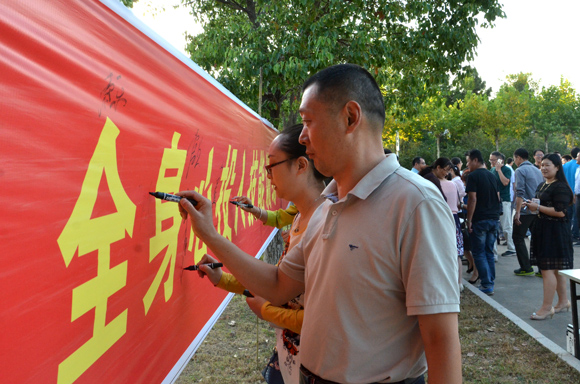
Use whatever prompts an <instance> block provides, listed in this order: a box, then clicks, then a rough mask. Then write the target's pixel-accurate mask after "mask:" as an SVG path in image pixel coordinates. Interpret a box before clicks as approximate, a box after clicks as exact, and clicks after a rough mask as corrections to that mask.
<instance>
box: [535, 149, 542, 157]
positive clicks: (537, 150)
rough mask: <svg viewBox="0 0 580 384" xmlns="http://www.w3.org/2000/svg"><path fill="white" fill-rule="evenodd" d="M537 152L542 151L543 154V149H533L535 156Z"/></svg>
mask: <svg viewBox="0 0 580 384" xmlns="http://www.w3.org/2000/svg"><path fill="white" fill-rule="evenodd" d="M538 152H542V154H544V151H543V150H541V149H536V150H535V151H534V156H536V153H538Z"/></svg>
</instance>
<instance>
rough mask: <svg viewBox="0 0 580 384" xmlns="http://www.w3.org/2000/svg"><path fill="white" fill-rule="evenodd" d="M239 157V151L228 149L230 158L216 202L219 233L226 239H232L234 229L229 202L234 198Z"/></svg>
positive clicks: (223, 169) (227, 161)
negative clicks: (233, 189) (231, 223)
mask: <svg viewBox="0 0 580 384" xmlns="http://www.w3.org/2000/svg"><path fill="white" fill-rule="evenodd" d="M237 157H238V150H237V149H233V150H232V146H231V145H230V146H229V147H228V156H227V158H226V165H224V167H223V168H222V173H221V176H220V183H219V186H220V189H219V193H218V198H217V201H216V207H215V212H216V215H217V231H218V232H219V233H220V234H221V235H222V236H223V237H225V238H226V239H228V240H231V239H232V228H231V227H230V223H229V222H228V221H229V220H228V218H229V209H230V207H229V202H230V199H231V198H232V187H233V185H234V182H235V181H236V171H235V170H236V160H237Z"/></svg>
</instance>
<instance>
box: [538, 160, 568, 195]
mask: <svg viewBox="0 0 580 384" xmlns="http://www.w3.org/2000/svg"><path fill="white" fill-rule="evenodd" d="M544 160H550V161H551V162H552V164H554V166H555V167H556V168H558V171H557V172H556V180H558V181H563V182H564V183H566V185H568V187H569V186H570V185H569V184H568V180H567V179H566V175H565V174H564V168H562V159H561V158H560V156H558V155H557V154H556V153H548V154H547V155H544V157H542V161H544Z"/></svg>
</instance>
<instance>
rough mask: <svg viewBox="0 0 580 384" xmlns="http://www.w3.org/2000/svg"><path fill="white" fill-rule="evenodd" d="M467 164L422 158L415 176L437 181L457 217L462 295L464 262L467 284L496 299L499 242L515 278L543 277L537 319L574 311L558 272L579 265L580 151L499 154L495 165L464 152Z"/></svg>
mask: <svg viewBox="0 0 580 384" xmlns="http://www.w3.org/2000/svg"><path fill="white" fill-rule="evenodd" d="M532 161H533V163H532ZM465 162H466V165H467V168H466V169H465V170H462V169H461V168H462V165H463V162H462V159H461V158H459V157H454V158H452V159H448V158H446V157H441V158H438V159H437V160H435V162H434V163H433V164H432V165H427V164H426V163H425V160H424V159H423V158H422V157H420V156H417V157H415V158H414V159H413V161H412V164H411V167H412V168H411V171H412V172H414V173H417V174H419V175H420V176H423V177H424V178H425V179H427V180H429V181H431V182H433V184H435V186H436V187H437V189H438V190H439V191H440V192H441V194H442V195H443V198H444V199H445V200H446V201H447V203H448V204H449V208H450V209H451V212H452V214H453V216H454V218H455V222H456V239H457V255H458V258H459V266H460V267H459V276H460V277H459V285H460V290H461V291H462V290H463V285H462V284H461V281H462V279H461V272H462V268H461V265H462V264H463V263H466V264H467V265H468V268H467V273H471V276H470V277H469V279H468V281H469V283H471V284H477V283H478V282H479V286H478V287H479V289H480V290H481V292H483V293H485V294H487V295H493V294H494V287H495V275H496V274H495V263H496V262H497V261H498V251H497V245H498V244H502V245H506V246H507V250H506V251H505V252H503V253H502V254H501V256H502V257H509V256H516V257H517V260H518V264H519V268H517V269H516V270H514V274H515V275H516V276H538V277H542V278H543V285H544V290H543V291H544V298H543V301H542V304H541V306H540V308H539V309H538V310H537V311H536V312H534V313H532V314H531V319H533V320H544V319H547V318H551V317H553V316H554V314H555V313H558V312H562V311H567V310H569V308H570V301H569V300H568V297H567V293H566V285H565V279H564V278H563V277H562V276H560V275H559V274H558V271H559V270H564V269H572V268H573V262H574V252H573V246H580V230H579V229H580V228H579V223H580V220H578V219H579V218H580V203H576V200H577V198H580V174H579V173H580V165H579V164H580V148H574V149H572V151H571V153H570V154H569V155H564V156H562V155H561V154H559V153H557V152H555V153H548V154H546V153H544V151H542V150H540V149H537V150H535V151H534V152H533V153H532V156H531V158H530V156H529V152H528V151H527V150H526V149H525V148H519V149H517V150H516V151H514V153H513V157H508V158H506V156H505V155H504V154H503V153H501V152H498V151H494V152H492V153H490V155H489V167H488V165H487V164H486V162H485V160H484V158H483V155H482V153H481V151H479V150H477V149H473V150H471V151H468V152H465ZM514 165H515V169H514ZM526 238H529V239H530V246H529V250H528V245H527V244H526ZM533 266H536V267H537V271H535V270H534V268H533ZM556 294H557V301H556V303H555V304H554V296H556Z"/></svg>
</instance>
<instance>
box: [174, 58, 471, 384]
mask: <svg viewBox="0 0 580 384" xmlns="http://www.w3.org/2000/svg"><path fill="white" fill-rule="evenodd" d="M384 111H385V108H384V105H383V99H382V95H381V93H380V90H379V88H378V86H377V84H376V82H375V81H374V79H373V78H372V76H371V75H370V74H369V73H368V72H367V71H366V70H364V69H363V68H361V67H359V66H356V65H350V64H341V65H336V66H333V67H329V68H327V69H325V70H323V71H320V72H319V73H317V74H316V75H314V76H313V77H311V78H310V79H309V80H308V81H307V82H306V83H305V84H304V88H303V97H302V103H301V106H300V115H301V116H302V120H303V123H304V129H303V131H302V135H301V142H302V143H303V144H304V145H306V147H307V154H308V156H309V157H310V158H311V159H313V161H314V164H315V166H316V168H317V169H318V170H319V171H320V172H321V173H322V174H324V175H327V176H333V178H334V180H333V181H332V182H331V183H330V184H329V186H328V187H327V188H326V190H325V191H324V192H323V195H324V196H326V197H327V200H326V201H325V202H324V203H323V204H321V205H320V207H319V208H318V209H317V211H316V212H315V213H314V214H313V215H312V218H311V219H310V223H309V225H308V229H307V231H306V232H305V234H304V237H303V240H302V242H301V243H300V244H299V245H297V246H296V247H294V249H292V250H291V251H290V252H289V253H288V255H286V257H285V258H284V260H283V262H282V263H281V264H280V266H279V267H276V266H273V265H267V264H265V263H262V262H260V261H258V260H256V259H254V258H253V257H251V256H250V255H247V254H245V253H244V252H242V251H241V250H240V249H239V248H237V247H236V246H235V245H234V244H232V243H230V242H229V241H227V240H226V239H225V238H223V237H222V236H220V235H219V234H218V233H217V231H216V230H215V228H214V226H213V219H212V216H213V215H212V208H211V201H209V200H207V199H206V198H204V197H203V196H201V195H200V194H198V193H196V192H193V191H188V192H181V193H180V195H181V196H187V197H191V198H193V199H195V200H197V201H198V204H197V206H196V207H193V205H191V203H189V202H188V201H187V199H182V200H181V205H180V209H181V212H182V216H183V217H184V218H185V217H187V215H189V217H190V218H191V223H192V228H193V230H194V232H195V234H196V235H197V236H198V237H200V238H201V239H202V240H203V241H204V242H205V243H206V244H207V245H208V247H209V248H210V249H211V250H212V251H213V252H214V254H215V255H216V256H217V257H218V258H219V259H220V261H222V262H223V263H224V264H225V265H226V266H227V267H228V269H229V270H230V271H231V272H232V273H233V274H234V275H235V276H236V277H237V279H238V280H239V281H240V282H241V283H242V284H243V285H244V286H245V287H246V288H248V289H249V290H250V291H252V292H255V293H256V294H258V295H260V296H262V297H265V298H267V299H268V300H270V301H271V302H272V303H273V304H282V303H284V302H286V301H288V300H289V299H291V298H292V297H295V296H296V295H297V294H299V293H302V292H305V310H304V324H303V327H302V335H301V352H300V353H301V355H302V364H303V368H302V369H301V371H302V378H301V382H304V383H306V382H308V383H373V382H382V383H405V384H408V383H422V382H424V381H423V378H422V376H423V374H424V373H425V372H426V370H427V364H428V365H429V368H430V369H429V383H430V384H432V383H460V382H461V380H462V378H461V351H460V345H459V335H458V322H457V313H458V312H459V289H458V286H457V268H456V255H457V250H456V248H455V247H456V246H455V224H454V221H453V218H452V216H451V212H450V210H449V208H448V206H447V204H446V202H445V201H444V200H443V198H442V197H441V194H440V193H439V191H438V190H437V189H435V187H434V186H433V185H432V184H431V183H429V182H427V181H425V180H424V179H422V178H421V177H419V176H417V175H414V174H412V172H410V171H408V170H406V169H404V168H402V167H401V166H400V165H399V163H398V161H397V159H396V156H394V155H388V156H387V157H385V155H384V154H383V148H382V137H381V134H382V128H383V124H384V119H385V115H384V113H385V112H384ZM204 268H206V267H200V269H201V270H202V271H203V270H204Z"/></svg>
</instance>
